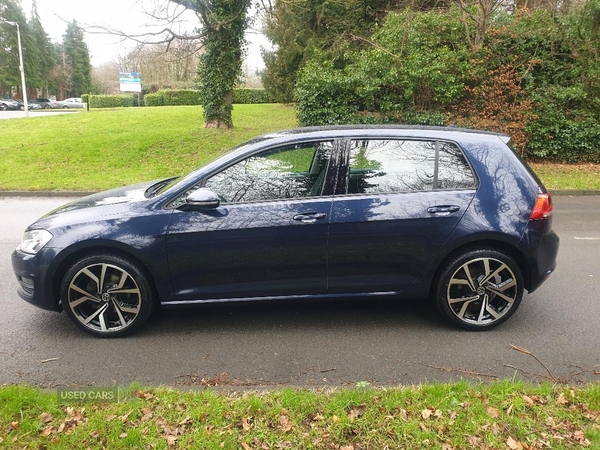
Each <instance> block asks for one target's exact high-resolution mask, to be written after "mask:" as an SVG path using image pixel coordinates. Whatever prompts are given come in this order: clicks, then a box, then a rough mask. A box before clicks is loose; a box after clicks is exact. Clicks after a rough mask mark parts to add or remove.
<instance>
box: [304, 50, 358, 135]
mask: <svg viewBox="0 0 600 450" xmlns="http://www.w3.org/2000/svg"><path fill="white" fill-rule="evenodd" d="M357 81H358V80H356V79H353V78H352V77H351V76H350V75H348V74H346V73H344V72H342V71H337V70H336V69H335V68H334V67H333V63H331V62H330V61H324V62H322V63H316V62H315V63H312V64H308V65H307V66H306V67H305V68H304V70H303V71H302V72H301V75H300V79H299V80H298V83H297V85H296V99H297V100H296V108H297V110H298V122H299V123H300V125H302V126H309V125H331V124H338V123H351V122H353V120H352V117H353V114H354V113H356V112H357V111H358V103H359V98H358V96H357V95H356V94H355V92H356V90H357V87H358V83H357Z"/></svg>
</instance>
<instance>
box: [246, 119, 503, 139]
mask: <svg viewBox="0 0 600 450" xmlns="http://www.w3.org/2000/svg"><path fill="white" fill-rule="evenodd" d="M360 136H364V137H377V136H382V137H384V136H389V137H415V138H430V139H431V138H434V139H436V138H437V139H449V140H457V141H460V140H461V139H468V140H472V139H482V140H489V139H490V138H499V139H500V140H502V141H503V142H505V143H506V142H508V141H509V140H510V136H508V135H506V134H503V133H496V132H492V131H484V130H476V129H469V128H458V127H455V126H447V127H441V126H424V125H363V124H359V125H328V126H317V127H299V128H291V129H287V130H281V131H275V132H272V133H267V134H265V135H262V136H259V137H258V138H256V139H253V141H254V142H260V141H266V140H285V139H286V138H290V139H292V138H296V139H297V138H303V137H306V138H307V139H308V138H312V137H319V138H328V137H330V138H343V137H348V138H352V137H360Z"/></svg>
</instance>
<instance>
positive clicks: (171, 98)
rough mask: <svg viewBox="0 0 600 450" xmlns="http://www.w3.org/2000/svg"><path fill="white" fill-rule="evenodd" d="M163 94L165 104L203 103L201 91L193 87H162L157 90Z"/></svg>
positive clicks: (188, 104)
mask: <svg viewBox="0 0 600 450" xmlns="http://www.w3.org/2000/svg"><path fill="white" fill-rule="evenodd" d="M157 94H160V95H161V96H162V99H163V100H162V101H163V105H164V106H190V105H201V104H202V103H201V102H200V91H197V90H193V89H161V90H160V91H158V92H157Z"/></svg>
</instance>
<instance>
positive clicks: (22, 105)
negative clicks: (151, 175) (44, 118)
mask: <svg viewBox="0 0 600 450" xmlns="http://www.w3.org/2000/svg"><path fill="white" fill-rule="evenodd" d="M19 109H20V110H21V111H25V103H23V102H22V101H20V100H19ZM27 109H30V110H31V109H42V106H41V105H39V104H37V103H30V102H29V101H28V102H27Z"/></svg>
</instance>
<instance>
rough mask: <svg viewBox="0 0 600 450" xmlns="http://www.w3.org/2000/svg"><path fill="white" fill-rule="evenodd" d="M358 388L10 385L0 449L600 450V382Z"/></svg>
mask: <svg viewBox="0 0 600 450" xmlns="http://www.w3.org/2000/svg"><path fill="white" fill-rule="evenodd" d="M359 385H360V386H356V387H354V388H346V389H337V390H328V391H325V390H304V389H291V388H285V389H280V390H275V391H271V392H262V393H261V392H246V393H226V392H215V391H213V390H211V389H207V390H204V391H179V390H176V389H170V388H164V387H163V388H142V387H137V388H135V387H132V388H129V389H128V390H127V391H128V392H126V393H124V395H123V397H124V398H125V400H124V401H121V402H119V403H117V402H112V403H93V404H89V403H88V404H77V403H63V402H61V403H60V404H59V403H58V395H57V393H56V392H42V391H39V390H38V389H35V388H32V387H25V386H5V387H1V388H0V448H8V449H13V448H15V449H16V448H44V449H45V448H47V449H69V450H71V449H86V448H91V449H96V448H109V449H138V448H158V449H166V448H182V449H186V448H199V449H200V448H201V449H219V448H224V449H236V450H237V449H244V450H248V449H252V450H260V449H337V450H366V449H373V450H381V449H386V448H388V449H442V450H450V449H467V448H468V449H475V448H477V449H479V448H481V449H521V450H523V449H542V448H553V449H579V448H591V449H598V448H600V411H599V410H600V385H598V384H592V385H588V386H582V387H569V386H566V385H551V384H549V383H545V384H542V385H539V386H528V385H525V384H523V383H519V382H517V383H513V382H509V381H505V382H496V383H491V384H469V383H466V382H462V383H455V384H438V385H428V386H416V387H401V388H392V389H381V388H377V389H374V388H370V387H368V383H362V384H361V383H359ZM123 397H122V398H123Z"/></svg>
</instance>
